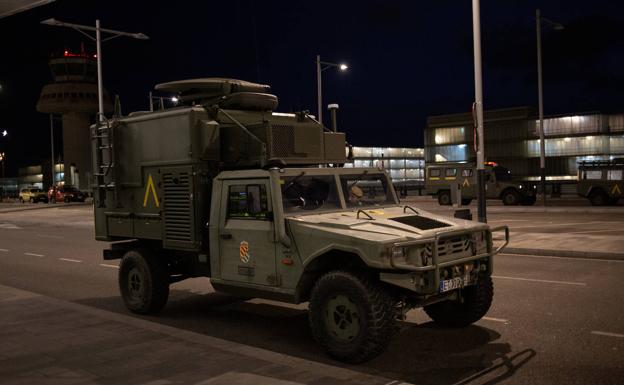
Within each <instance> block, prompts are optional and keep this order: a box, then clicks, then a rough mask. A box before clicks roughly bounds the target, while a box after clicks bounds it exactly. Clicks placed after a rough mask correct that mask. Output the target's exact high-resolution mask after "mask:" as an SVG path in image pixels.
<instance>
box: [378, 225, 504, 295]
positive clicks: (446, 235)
mask: <svg viewBox="0 0 624 385" xmlns="http://www.w3.org/2000/svg"><path fill="white" fill-rule="evenodd" d="M479 231H485V232H486V234H487V251H486V252H485V253H481V254H475V255H471V256H469V257H463V258H460V259H455V260H452V261H447V262H441V263H440V262H438V245H439V241H440V240H441V239H445V238H450V237H453V236H457V235H472V234H473V233H475V232H479ZM499 231H504V232H505V242H504V243H503V244H502V245H500V246H498V247H497V248H496V249H495V250H493V247H494V245H493V241H492V233H495V232H499ZM427 244H433V245H432V247H431V253H432V262H433V264H432V265H426V266H414V265H409V264H396V263H395V261H394V256H393V253H392V252H390V265H391V266H392V267H394V268H396V269H404V270H410V271H417V272H427V271H431V270H435V273H434V283H435V286H434V287H439V286H440V269H442V268H445V267H448V266H453V265H458V264H461V263H466V262H471V261H475V260H477V259H481V258H488V270H489V271H490V272H491V271H492V258H491V257H493V256H494V255H496V254H498V253H499V252H500V251H501V250H502V249H503V248H505V247H506V246H507V245H508V244H509V227H508V226H505V225H503V226H497V227H493V228H488V227H487V226H483V227H479V228H477V229H475V230H474V231H470V232H467V231H466V230H453V231H443V232H438V233H436V234H435V236H434V237H433V238H427V239H418V240H413V241H403V242H395V243H394V244H393V245H392V248H393V249H394V248H397V247H410V246H416V245H427Z"/></svg>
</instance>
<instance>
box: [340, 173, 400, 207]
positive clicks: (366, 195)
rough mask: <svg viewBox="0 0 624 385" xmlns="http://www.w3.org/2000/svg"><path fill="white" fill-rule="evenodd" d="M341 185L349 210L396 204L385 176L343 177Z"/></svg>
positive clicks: (341, 177)
mask: <svg viewBox="0 0 624 385" xmlns="http://www.w3.org/2000/svg"><path fill="white" fill-rule="evenodd" d="M340 184H341V185H342V191H344V195H345V202H346V203H347V207H348V208H359V207H366V206H387V205H394V204H396V202H395V200H394V194H393V193H392V189H390V188H389V186H388V182H387V179H386V176H385V175H383V174H362V175H341V176H340Z"/></svg>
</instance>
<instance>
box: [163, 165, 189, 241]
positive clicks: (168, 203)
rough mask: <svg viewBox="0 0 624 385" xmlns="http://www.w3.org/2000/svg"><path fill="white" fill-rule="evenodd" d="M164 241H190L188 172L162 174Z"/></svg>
mask: <svg viewBox="0 0 624 385" xmlns="http://www.w3.org/2000/svg"><path fill="white" fill-rule="evenodd" d="M163 182H164V214H165V215H164V219H165V239H166V240H170V241H182V242H191V241H192V238H193V236H192V231H193V227H192V223H191V222H192V211H191V210H192V207H191V189H190V175H189V173H188V172H180V173H164V174H163Z"/></svg>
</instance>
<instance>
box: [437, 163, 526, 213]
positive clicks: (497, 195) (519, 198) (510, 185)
mask: <svg viewBox="0 0 624 385" xmlns="http://www.w3.org/2000/svg"><path fill="white" fill-rule="evenodd" d="M485 172H486V179H485V180H486V190H485V191H486V198H487V199H500V200H502V201H503V203H504V204H505V205H518V204H521V205H525V206H530V205H533V204H535V200H536V186H535V184H532V183H527V182H519V181H514V180H513V178H512V176H511V171H509V170H508V169H506V168H505V167H502V166H499V165H497V164H495V163H488V164H486V166H485ZM458 185H459V188H460V189H461V200H462V201H461V204H462V205H469V204H470V202H472V200H473V199H475V198H476V197H477V170H476V166H475V165H474V164H470V163H462V162H445V163H437V164H430V165H427V167H426V168H425V192H426V194H428V195H433V196H437V198H438V203H439V204H441V205H451V204H452V203H453V202H452V189H454V188H458Z"/></svg>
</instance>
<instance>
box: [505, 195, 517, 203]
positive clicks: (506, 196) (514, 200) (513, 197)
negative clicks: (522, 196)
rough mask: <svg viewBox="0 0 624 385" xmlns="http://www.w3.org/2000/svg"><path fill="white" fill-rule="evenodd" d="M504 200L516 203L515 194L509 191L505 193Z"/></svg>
mask: <svg viewBox="0 0 624 385" xmlns="http://www.w3.org/2000/svg"><path fill="white" fill-rule="evenodd" d="M505 202H506V203H509V204H514V203H516V196H515V195H514V194H511V193H509V194H507V195H505Z"/></svg>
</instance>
